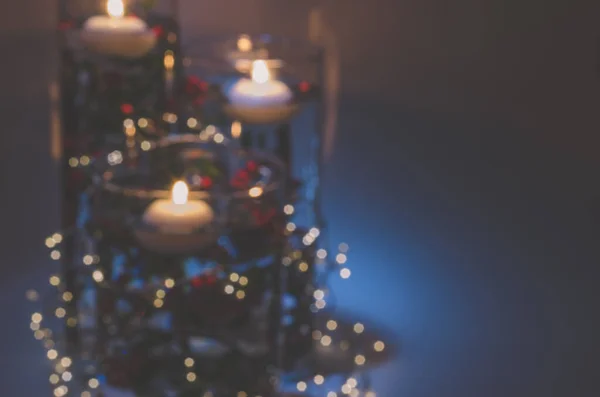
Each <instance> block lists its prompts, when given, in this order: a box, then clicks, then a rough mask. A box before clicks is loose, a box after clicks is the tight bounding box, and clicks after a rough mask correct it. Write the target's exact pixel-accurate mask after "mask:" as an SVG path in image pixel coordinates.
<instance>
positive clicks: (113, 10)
mask: <svg viewBox="0 0 600 397" xmlns="http://www.w3.org/2000/svg"><path fill="white" fill-rule="evenodd" d="M106 10H107V12H108V15H96V16H93V17H91V18H89V19H88V20H87V21H85V23H84V25H83V30H82V32H81V39H82V41H83V43H84V44H85V45H86V46H87V47H88V48H89V49H91V50H93V51H96V52H99V53H103V54H108V55H118V56H123V57H129V58H137V57H140V56H142V55H145V54H146V53H147V52H148V51H150V50H151V49H152V48H153V47H154V45H155V43H156V36H155V35H154V33H153V32H152V30H150V29H148V25H146V23H145V22H144V21H142V20H141V19H139V18H137V17H129V16H125V6H124V4H123V0H108V2H107V4H106Z"/></svg>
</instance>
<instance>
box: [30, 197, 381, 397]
mask: <svg viewBox="0 0 600 397" xmlns="http://www.w3.org/2000/svg"><path fill="white" fill-rule="evenodd" d="M286 207H287V211H286V212H287V213H289V212H290V205H287V206H286ZM72 232H73V231H70V232H67V233H72ZM317 237H318V232H317V229H314V228H313V229H311V231H310V232H309V233H307V234H305V235H304V237H303V242H304V243H305V244H306V245H310V244H313V243H314V242H315V241H316V239H317ZM64 239H65V233H60V232H57V233H54V234H53V235H51V236H49V237H47V238H46V241H45V245H46V247H47V248H48V249H49V250H50V253H49V256H50V258H51V259H52V260H54V261H58V260H60V259H61V244H62V243H63V241H64ZM317 252H318V254H317V255H318V257H319V259H321V262H320V263H321V265H323V264H324V263H325V261H324V260H325V259H326V257H327V252H326V251H325V249H319V251H317ZM347 252H348V246H347V245H346V244H340V246H339V247H338V253H337V255H335V266H336V267H337V269H338V270H339V276H340V277H341V278H342V279H347V278H349V277H350V271H349V268H348V267H346V266H345V264H346V261H347V256H346V253H347ZM296 259H297V258H296ZM99 262H100V258H99V257H98V256H97V255H96V254H95V253H93V252H90V253H87V254H85V255H84V256H83V257H82V258H81V264H82V265H83V268H84V269H86V270H87V272H86V274H88V275H89V277H91V278H92V279H93V280H94V282H96V283H97V284H99V285H104V286H106V287H109V286H110V285H109V284H108V283H109V282H108V280H107V279H106V278H105V277H104V274H103V273H102V270H101V269H100V268H98V267H96V265H97V264H98V263H99ZM291 263H292V256H286V257H284V258H283V261H282V265H284V266H289V265H290V264H291ZM303 263H305V262H302V261H300V262H298V270H299V271H301V272H302V271H303V269H304V271H305V270H306V269H307V267H304V266H303V265H302V264H303ZM224 279H225V280H227V281H228V282H227V283H226V285H225V287H224V289H223V292H224V293H225V294H234V293H235V295H236V297H237V298H238V299H243V298H244V294H243V289H241V288H243V287H244V286H245V285H247V284H248V283H249V282H251V280H249V279H248V278H247V277H245V276H240V275H239V274H237V273H235V272H232V273H229V274H228V275H225V276H224ZM190 282H191V281H190V280H189V279H180V280H174V279H169V278H167V279H164V280H162V281H161V282H159V283H156V284H147V285H145V286H144V290H145V292H148V293H147V294H142V295H141V296H145V297H147V299H150V300H152V301H153V302H152V304H153V305H154V306H155V307H157V308H160V307H162V305H163V299H164V297H165V293H166V290H168V289H171V288H174V287H175V285H179V284H184V283H190ZM49 283H50V285H51V286H53V287H55V289H56V290H55V291H56V293H58V296H59V302H60V303H59V304H58V306H57V307H52V308H46V310H45V312H44V311H37V312H34V313H32V315H31V324H30V328H31V330H32V332H33V336H34V338H35V339H37V340H39V341H41V342H42V344H43V346H44V347H45V348H46V350H47V354H46V355H47V358H48V360H49V361H50V362H51V365H52V367H53V373H52V374H51V375H50V377H49V382H50V384H51V385H52V386H53V387H54V391H53V393H54V396H56V397H62V396H66V395H67V393H68V391H69V385H70V383H71V382H72V381H74V380H76V376H75V375H74V373H73V372H72V371H71V370H70V368H71V366H72V364H73V359H72V358H71V357H69V356H61V355H60V353H59V351H60V348H59V345H60V342H57V339H56V337H57V335H56V334H55V332H53V331H52V330H51V328H50V327H44V324H45V323H46V322H47V321H48V322H51V321H50V320H49V319H48V317H54V318H56V319H59V320H62V321H64V322H65V324H66V326H67V327H75V326H76V325H77V323H78V321H79V319H77V318H75V317H67V312H66V310H65V309H64V307H63V305H64V304H65V303H68V302H70V301H71V300H72V299H73V293H72V292H71V291H67V290H66V289H65V285H64V284H63V283H62V280H61V278H60V276H59V275H53V276H51V277H50V279H49ZM236 284H237V285H239V287H238V288H239V289H237V291H236V287H235V286H234V285H236ZM327 294H328V290H327V289H325V288H317V289H315V290H314V291H313V294H312V295H313V299H314V305H313V307H314V312H315V313H316V312H318V311H320V310H323V309H324V308H325V307H326V306H327V304H326V297H327ZM27 298H28V299H29V300H30V301H36V302H37V301H44V300H42V299H40V294H39V293H38V292H37V291H35V290H29V291H28V292H27ZM43 312H44V313H43ZM322 328H323V329H315V330H314V331H313V334H312V338H313V340H315V342H317V343H318V344H319V345H320V346H321V347H323V348H328V347H330V346H332V345H334V344H336V341H335V340H334V338H333V337H332V334H333V333H334V332H335V331H336V329H337V328H338V322H337V321H336V320H335V319H333V318H329V319H327V320H326V321H324V327H322ZM352 329H353V332H354V333H355V334H356V335H360V334H363V333H364V332H365V326H364V324H362V323H355V324H354V325H353V327H352ZM337 343H338V344H339V346H340V348H341V350H347V349H349V347H350V344H349V342H348V341H346V340H341V341H338V342H337ZM372 349H373V351H374V352H377V353H381V352H383V351H384V349H385V343H384V342H383V341H380V340H377V341H375V342H374V343H373V345H372ZM366 362H367V358H366V356H365V354H361V353H357V354H356V355H355V356H354V364H355V366H356V367H357V368H360V367H362V366H364V365H366ZM193 363H194V359H193V358H191V357H187V358H185V359H184V365H185V366H186V367H187V368H191V367H193ZM95 375H96V368H95V367H94V366H93V365H92V366H89V367H88V368H86V371H85V373H84V378H83V383H84V387H85V390H83V391H82V392H81V394H80V395H81V397H91V396H92V394H91V393H92V392H93V391H94V390H96V389H98V387H99V386H100V382H99V380H98V379H97V377H94V376H95ZM186 379H187V381H188V382H190V383H194V382H196V380H197V377H196V375H195V374H194V373H193V372H191V371H190V372H188V373H187V375H186ZM79 380H80V381H81V380H82V379H79ZM325 380H326V379H325V377H324V376H323V375H321V374H316V375H314V376H313V377H312V379H311V380H310V381H307V380H302V381H298V382H297V383H296V389H297V391H298V392H306V391H308V390H309V389H310V387H311V386H312V387H318V386H322V385H323V384H324V383H325ZM361 391H362V390H361V389H359V383H358V381H357V379H356V378H355V377H348V378H347V379H346V380H345V381H344V382H343V384H342V386H341V387H340V388H339V390H338V391H333V390H330V391H328V393H327V397H337V396H338V393H339V394H340V395H349V396H352V397H357V396H359V395H360V393H361ZM208 395H210V394H208ZM208 395H207V394H205V396H208ZM245 395H246V396H247V394H245V392H244V391H239V392H238V393H237V396H245ZM363 395H364V396H365V397H375V392H373V391H371V390H367V391H364V394H363ZM257 397H258V396H257Z"/></svg>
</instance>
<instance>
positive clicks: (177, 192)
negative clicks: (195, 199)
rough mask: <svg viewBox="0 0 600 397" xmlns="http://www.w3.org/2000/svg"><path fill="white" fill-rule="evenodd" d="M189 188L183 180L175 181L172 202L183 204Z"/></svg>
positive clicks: (185, 201)
mask: <svg viewBox="0 0 600 397" xmlns="http://www.w3.org/2000/svg"><path fill="white" fill-rule="evenodd" d="M188 194H189V189H188V186H187V185H186V183H185V182H183V181H177V182H175V184H174V185H173V190H172V191H171V197H172V200H173V203H174V204H177V205H183V204H185V203H187V201H188Z"/></svg>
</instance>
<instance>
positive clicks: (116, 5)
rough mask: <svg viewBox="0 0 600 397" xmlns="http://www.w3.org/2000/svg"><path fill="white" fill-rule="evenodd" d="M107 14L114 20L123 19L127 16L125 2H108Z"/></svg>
mask: <svg viewBox="0 0 600 397" xmlns="http://www.w3.org/2000/svg"><path fill="white" fill-rule="evenodd" d="M106 12H108V15H110V16H111V17H113V18H122V17H123V16H124V15H125V5H124V4H123V0H108V2H107V3H106Z"/></svg>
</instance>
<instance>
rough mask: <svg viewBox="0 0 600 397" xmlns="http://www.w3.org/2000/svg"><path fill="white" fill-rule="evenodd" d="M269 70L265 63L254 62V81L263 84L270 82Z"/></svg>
mask: <svg viewBox="0 0 600 397" xmlns="http://www.w3.org/2000/svg"><path fill="white" fill-rule="evenodd" d="M270 77H271V76H270V73H269V68H268V66H267V63H266V62H265V61H262V60H261V61H254V62H252V80H253V81H255V82H257V83H259V84H262V83H266V82H267V81H269V78H270Z"/></svg>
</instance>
